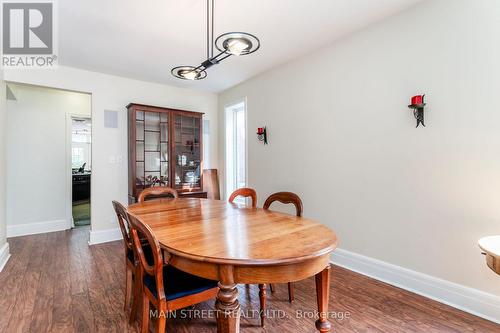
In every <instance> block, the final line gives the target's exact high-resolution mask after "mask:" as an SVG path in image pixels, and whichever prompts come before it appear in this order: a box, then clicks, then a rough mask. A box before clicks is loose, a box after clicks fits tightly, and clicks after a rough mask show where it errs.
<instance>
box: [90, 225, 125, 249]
mask: <svg viewBox="0 0 500 333" xmlns="http://www.w3.org/2000/svg"><path fill="white" fill-rule="evenodd" d="M121 239H122V232H121V231H120V229H119V228H116V229H107V230H96V231H94V230H91V231H90V239H89V245H95V244H101V243H107V242H113V241H117V240H121Z"/></svg>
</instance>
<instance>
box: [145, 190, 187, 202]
mask: <svg viewBox="0 0 500 333" xmlns="http://www.w3.org/2000/svg"><path fill="white" fill-rule="evenodd" d="M165 197H172V198H178V197H179V193H177V191H176V190H174V189H173V188H171V187H167V186H154V187H150V188H147V189H144V190H143V191H142V192H141V194H139V198H138V199H137V201H138V202H144V201H146V200H154V199H159V198H165Z"/></svg>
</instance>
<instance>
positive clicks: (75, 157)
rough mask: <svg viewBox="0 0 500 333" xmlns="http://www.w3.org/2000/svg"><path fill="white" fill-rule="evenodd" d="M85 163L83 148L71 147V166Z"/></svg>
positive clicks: (77, 166)
mask: <svg viewBox="0 0 500 333" xmlns="http://www.w3.org/2000/svg"><path fill="white" fill-rule="evenodd" d="M83 163H85V154H84V151H83V148H78V147H77V148H75V147H73V148H71V164H72V166H73V168H79V167H81V166H82V165H83Z"/></svg>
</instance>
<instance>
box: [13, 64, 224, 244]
mask: <svg viewBox="0 0 500 333" xmlns="http://www.w3.org/2000/svg"><path fill="white" fill-rule="evenodd" d="M165 75H170V74H169V73H165ZM5 79H6V81H13V82H21V83H29V84H34V85H41V86H47V87H54V88H61V89H68V90H73V91H81V92H87V93H91V94H92V159H93V163H92V167H93V170H92V198H91V200H92V217H91V218H92V232H93V233H99V235H101V233H102V235H103V236H102V237H103V238H102V240H107V236H108V235H115V236H116V235H117V236H119V232H118V233H117V232H116V228H117V227H118V224H117V222H116V217H115V215H114V212H113V209H112V206H111V201H112V200H119V201H121V202H123V203H126V202H127V192H128V188H127V187H128V181H127V180H128V170H127V113H126V108H125V106H126V105H127V104H129V103H131V102H135V103H143V104H152V105H158V106H165V107H172V108H178V109H185V110H192V111H198V112H205V116H204V119H207V120H209V121H210V130H209V133H210V136H209V140H208V142H204V144H206V145H208V146H207V150H208V152H209V154H208V156H205V167H207V168H217V156H218V155H217V95H215V94H212V93H204V92H196V91H194V90H187V89H181V88H174V87H170V86H166V85H161V84H154V83H148V82H143V81H137V80H131V79H126V78H122V77H117V76H111V75H106V74H101V73H95V72H89V71H84V70H79V69H75V68H69V67H64V66H59V68H58V69H56V70H36V71H20V70H6V72H5ZM194 84H196V83H194ZM104 110H115V111H119V119H118V123H119V128H118V129H109V128H105V127H104ZM119 156H121V157H123V159H122V161H121V162H120V163H110V160H113V158H114V160H117V157H119ZM112 229H114V230H115V232H114V233H113V232H111V230H112ZM106 231H110V233H109V234H107V233H106ZM97 238H98V237H97V236H96V240H94V241H99V239H97Z"/></svg>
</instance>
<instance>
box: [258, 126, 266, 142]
mask: <svg viewBox="0 0 500 333" xmlns="http://www.w3.org/2000/svg"><path fill="white" fill-rule="evenodd" d="M257 139H259V141H264V144H265V145H267V128H266V127H265V126H264V127H259V128H257Z"/></svg>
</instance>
